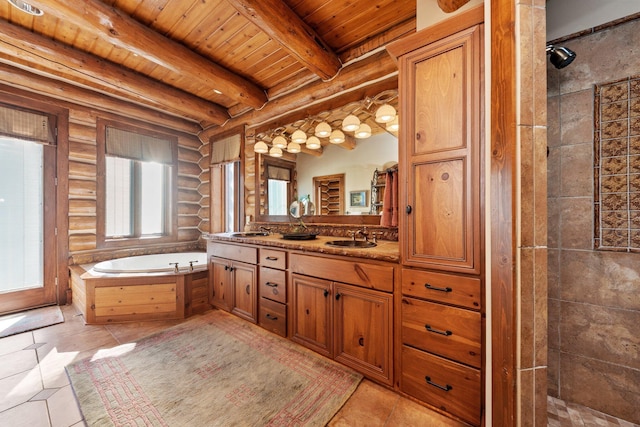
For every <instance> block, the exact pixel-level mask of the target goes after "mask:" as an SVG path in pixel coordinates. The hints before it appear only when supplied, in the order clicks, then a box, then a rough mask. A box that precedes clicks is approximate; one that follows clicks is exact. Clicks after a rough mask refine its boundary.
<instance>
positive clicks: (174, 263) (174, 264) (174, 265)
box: [169, 262, 180, 273]
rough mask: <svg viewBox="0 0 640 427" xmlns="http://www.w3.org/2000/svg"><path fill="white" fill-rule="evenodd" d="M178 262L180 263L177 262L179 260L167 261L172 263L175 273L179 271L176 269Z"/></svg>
mask: <svg viewBox="0 0 640 427" xmlns="http://www.w3.org/2000/svg"><path fill="white" fill-rule="evenodd" d="M178 264H180V263H179V262H170V263H169V265H173V271H175V272H176V273H177V272H178V271H180V270H179V269H178Z"/></svg>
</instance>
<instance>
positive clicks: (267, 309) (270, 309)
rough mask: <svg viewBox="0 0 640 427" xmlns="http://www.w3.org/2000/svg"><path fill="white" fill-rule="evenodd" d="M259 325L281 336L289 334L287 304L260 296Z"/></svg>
mask: <svg viewBox="0 0 640 427" xmlns="http://www.w3.org/2000/svg"><path fill="white" fill-rule="evenodd" d="M258 323H259V325H260V326H262V327H263V328H265V329H267V330H269V331H271V332H274V333H276V334H278V335H280V336H283V337H286V336H287V306H286V305H284V304H280V303H277V302H274V301H270V300H268V299H266V298H260V320H259V322H258Z"/></svg>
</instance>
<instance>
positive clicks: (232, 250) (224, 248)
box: [207, 242, 258, 264]
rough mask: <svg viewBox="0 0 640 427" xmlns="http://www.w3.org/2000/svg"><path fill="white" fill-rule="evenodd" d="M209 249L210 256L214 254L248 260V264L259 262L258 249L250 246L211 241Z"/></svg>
mask: <svg viewBox="0 0 640 427" xmlns="http://www.w3.org/2000/svg"><path fill="white" fill-rule="evenodd" d="M207 249H208V253H209V255H210V256H211V255H213V256H217V257H220V258H226V259H232V260H235V261H241V262H246V263H248V264H257V263H258V249H256V248H252V247H249V246H242V245H234V244H231V243H218V242H209V246H208V248H207Z"/></svg>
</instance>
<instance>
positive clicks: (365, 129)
mask: <svg viewBox="0 0 640 427" xmlns="http://www.w3.org/2000/svg"><path fill="white" fill-rule="evenodd" d="M370 136H371V126H369V125H368V124H366V123H363V124H361V125H360V127H359V128H358V130H357V131H356V133H355V137H356V138H358V139H363V138H369V137H370Z"/></svg>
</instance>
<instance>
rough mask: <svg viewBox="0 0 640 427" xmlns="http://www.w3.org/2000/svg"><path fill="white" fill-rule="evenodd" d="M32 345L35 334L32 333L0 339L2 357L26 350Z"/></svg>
mask: <svg viewBox="0 0 640 427" xmlns="http://www.w3.org/2000/svg"><path fill="white" fill-rule="evenodd" d="M32 344H33V334H32V333H31V332H25V333H22V334H18V335H11V336H9V337H5V338H0V356H3V355H5V354H9V353H13V352H14V351H18V350H24V349H25V348H27V347H29V346H30V345H32Z"/></svg>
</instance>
